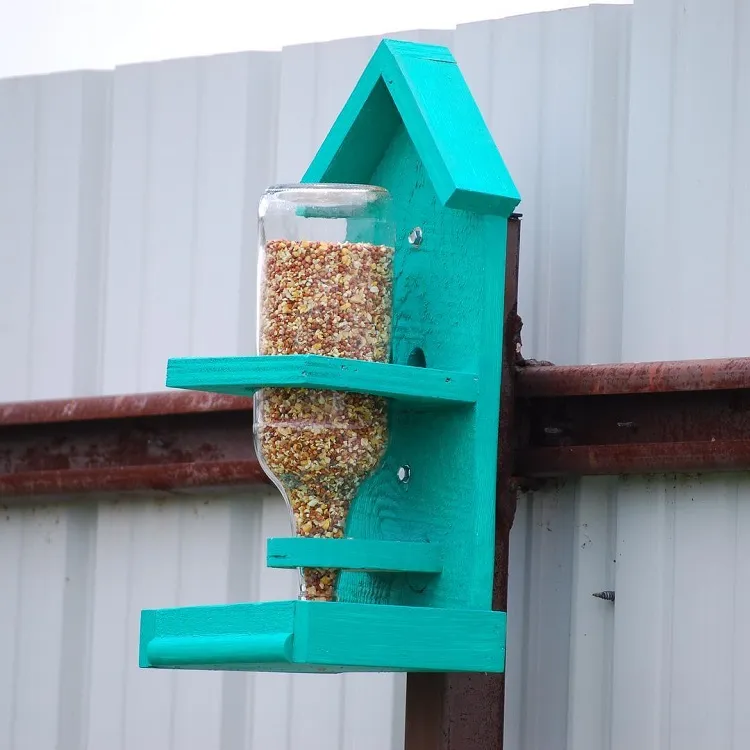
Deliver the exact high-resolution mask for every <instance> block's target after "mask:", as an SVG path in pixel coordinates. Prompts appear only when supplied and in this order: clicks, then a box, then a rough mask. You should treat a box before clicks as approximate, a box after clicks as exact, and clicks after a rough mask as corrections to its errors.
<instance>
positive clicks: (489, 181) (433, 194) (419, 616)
mask: <svg viewBox="0 0 750 750" xmlns="http://www.w3.org/2000/svg"><path fill="white" fill-rule="evenodd" d="M303 180H304V181H305V182H349V183H353V182H356V183H369V184H376V185H381V186H383V187H386V188H387V189H388V190H389V191H390V192H391V194H392V196H393V199H394V205H395V208H396V212H397V213H396V221H397V241H396V254H395V259H394V317H393V346H392V353H391V354H392V356H391V363H388V364H384V363H372V362H357V361H352V360H339V359H334V358H326V357H316V356H312V355H310V356H306V355H305V356H294V357H229V358H218V359H217V358H210V359H207V358H190V359H175V360H170V362H169V367H168V376H167V385H169V386H170V387H177V388H188V389H195V390H207V391H215V392H220V393H232V394H238V395H250V394H251V393H253V392H254V391H255V390H256V389H258V388H263V387H274V386H275V387H297V388H328V389H333V390H344V391H354V392H361V393H370V394H373V395H379V396H385V397H388V398H389V399H390V401H389V404H390V406H389V409H390V411H389V417H390V422H389V433H390V443H389V447H388V451H387V453H386V456H385V458H384V460H383V462H382V465H381V466H380V468H379V469H378V470H377V471H376V472H375V473H374V474H373V475H372V476H371V477H370V478H369V479H368V480H367V481H366V482H365V483H364V484H363V485H362V486H361V488H360V491H359V493H358V495H357V497H356V498H355V500H354V502H353V504H352V509H351V511H350V514H349V518H348V521H347V527H346V533H347V537H350V538H348V539H346V540H326V539H284V540H282V539H275V540H270V541H269V549H268V564H269V565H270V566H272V567H287V566H291V565H294V566H295V567H296V566H297V565H303V564H304V565H305V566H308V565H309V566H320V567H336V568H339V569H341V571H342V572H341V575H340V577H339V583H338V587H337V594H338V598H339V601H338V602H335V603H330V602H303V601H290V602H271V603H256V604H236V605H225V606H223V607H191V608H178V609H167V610H150V611H144V612H143V614H142V622H141V651H140V664H141V666H146V667H155V666H160V667H175V668H188V669H252V670H265V671H291V672H316V671H331V672H335V671H359V670H364V671H368V670H373V671H384V670H394V671H400V670H409V671H422V670H428V671H429V670H436V671H501V670H502V669H503V667H504V657H505V649H504V639H505V614H504V613H502V612H493V611H492V610H491V597H492V575H493V562H494V541H495V536H494V524H495V479H496V463H497V434H498V415H499V406H500V366H501V361H502V351H503V347H502V344H503V342H502V323H503V318H502V310H503V295H504V278H505V245H506V232H507V220H508V218H509V216H510V214H511V212H512V211H513V209H514V208H515V206H516V205H517V204H518V201H519V197H518V193H517V191H516V188H515V186H514V184H513V181H512V179H511V178H510V176H509V174H508V172H507V169H506V168H505V164H504V163H503V160H502V157H501V156H500V154H499V152H498V151H497V148H496V147H495V145H494V143H493V141H492V137H491V136H490V134H489V131H488V130H487V127H486V125H485V124H484V122H483V120H482V117H481V114H480V113H479V110H478V108H477V106H476V103H475V102H474V101H473V99H472V97H471V94H470V93H469V89H468V87H467V86H466V83H465V81H464V79H463V77H462V76H461V73H460V71H459V69H458V66H457V65H456V63H455V61H454V59H453V57H452V56H451V54H450V52H449V51H448V50H447V49H444V48H442V47H433V46H429V45H420V44H412V43H405V42H394V41H390V40H387V41H384V42H383V43H382V44H381V45H380V46H379V47H378V49H377V51H376V52H375V54H374V55H373V57H372V59H371V61H370V63H369V65H368V66H367V68H366V69H365V71H364V73H363V74H362V77H361V78H360V80H359V82H358V84H357V86H356V87H355V89H354V91H353V93H352V95H351V97H350V99H349V101H348V102H347V103H346V105H345V106H344V108H343V110H342V112H341V114H340V115H339V117H338V119H337V120H336V122H335V123H334V125H333V127H332V128H331V131H330V133H329V134H328V136H327V137H326V139H325V140H324V142H323V144H322V145H321V147H320V150H319V151H318V154H317V155H316V156H315V158H314V160H313V162H312V163H311V165H310V167H309V169H308V171H307V173H306V174H305V176H304V178H303ZM416 227H419V228H420V229H421V231H422V242H421V244H419V246H415V245H411V244H410V243H409V242H408V237H409V234H410V232H412V230H413V229H415V228H416ZM407 465H408V466H409V468H410V472H409V481H408V482H404V481H400V480H399V469H400V468H401V467H404V466H407Z"/></svg>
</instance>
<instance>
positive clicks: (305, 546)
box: [266, 537, 443, 573]
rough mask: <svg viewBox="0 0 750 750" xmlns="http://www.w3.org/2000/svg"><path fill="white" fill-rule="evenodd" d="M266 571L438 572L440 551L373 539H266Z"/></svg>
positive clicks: (430, 546)
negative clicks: (324, 569)
mask: <svg viewBox="0 0 750 750" xmlns="http://www.w3.org/2000/svg"><path fill="white" fill-rule="evenodd" d="M266 560H267V564H268V567H269V568H335V569H338V570H359V571H363V572H371V573H440V572H441V571H442V570H443V551H442V549H441V548H440V546H439V545H437V544H430V543H428V542H387V541H382V540H376V539H306V538H304V537H283V538H278V539H269V540H268V554H267V557H266Z"/></svg>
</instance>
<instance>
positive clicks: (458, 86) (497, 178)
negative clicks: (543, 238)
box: [302, 39, 520, 216]
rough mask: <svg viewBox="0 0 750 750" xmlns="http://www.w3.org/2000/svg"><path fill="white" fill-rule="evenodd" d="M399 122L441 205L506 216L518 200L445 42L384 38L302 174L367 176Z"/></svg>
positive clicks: (332, 178) (314, 177) (314, 178)
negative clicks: (441, 44)
mask: <svg viewBox="0 0 750 750" xmlns="http://www.w3.org/2000/svg"><path fill="white" fill-rule="evenodd" d="M401 122H403V124H404V127H405V128H406V131H407V133H408V135H409V137H410V138H411V140H412V142H413V144H414V147H415V148H416V150H417V154H418V155H419V158H420V159H421V161H422V163H423V164H424V167H425V169H426V171H427V175H428V176H429V178H430V181H431V182H432V185H433V188H434V189H435V192H436V193H437V196H438V198H439V200H440V201H441V202H442V203H443V205H445V206H448V207H449V208H457V209H463V210H466V211H473V212H476V213H486V214H499V215H502V216H510V214H511V213H512V212H513V210H514V209H515V207H516V206H517V205H518V203H519V201H520V196H519V194H518V190H517V189H516V186H515V185H514V183H513V179H512V178H511V176H510V174H509V173H508V170H507V168H506V166H505V162H504V161H503V158H502V156H501V155H500V152H499V151H498V150H497V146H496V145H495V142H494V141H493V139H492V135H491V134H490V132H489V130H488V128H487V125H486V124H485V122H484V119H483V118H482V114H481V112H480V111H479V107H477V104H476V102H475V101H474V98H473V97H472V95H471V92H470V91H469V87H468V86H467V85H466V81H465V80H464V78H463V76H462V75H461V71H460V70H459V67H458V65H457V63H456V61H455V59H454V58H453V55H452V54H451V53H450V51H449V50H448V49H447V48H445V47H437V46H434V45H429V44H416V43H413V42H400V41H395V40H392V39H384V40H383V41H382V42H381V43H380V45H379V46H378V48H377V50H375V54H374V55H373V56H372V58H371V59H370V62H369V63H368V65H367V67H366V68H365V71H364V73H362V76H361V77H360V79H359V82H358V83H357V85H356V86H355V88H354V91H353V92H352V94H351V96H350V97H349V100H348V101H347V103H346V104H345V105H344V108H343V109H342V111H341V113H340V114H339V116H338V118H337V119H336V121H335V122H334V124H333V127H332V128H331V130H330V132H329V133H328V135H327V136H326V138H325V140H324V141H323V143H322V145H321V146H320V149H319V150H318V153H317V154H316V156H315V158H314V159H313V161H312V163H311V164H310V166H309V167H308V169H307V172H306V173H305V176H304V177H303V178H302V181H303V182H366V181H367V180H368V179H369V178H370V175H371V174H372V172H373V170H374V168H375V166H376V165H377V164H378V163H379V162H380V160H381V158H382V156H383V153H384V152H385V149H386V148H387V147H388V144H389V143H390V141H391V139H392V137H393V135H394V134H395V132H396V129H397V127H398V125H399V124H400V123H401Z"/></svg>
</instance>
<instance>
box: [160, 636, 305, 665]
mask: <svg viewBox="0 0 750 750" xmlns="http://www.w3.org/2000/svg"><path fill="white" fill-rule="evenodd" d="M146 658H147V659H148V662H149V664H151V665H152V666H154V667H179V666H181V665H183V664H196V665H199V664H200V665H204V666H210V665H214V664H235V665H236V664H279V663H282V662H291V661H292V634H291V633H266V634H263V635H213V636H205V637H203V638H196V637H195V636H194V635H184V636H178V637H174V636H173V637H171V638H154V639H153V640H152V641H149V643H148V645H147V646H146Z"/></svg>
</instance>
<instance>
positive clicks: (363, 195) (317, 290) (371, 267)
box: [254, 184, 395, 601]
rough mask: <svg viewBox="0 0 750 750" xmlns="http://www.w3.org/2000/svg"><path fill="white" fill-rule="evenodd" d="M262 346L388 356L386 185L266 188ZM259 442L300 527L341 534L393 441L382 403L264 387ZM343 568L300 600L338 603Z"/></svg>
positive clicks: (319, 572)
mask: <svg viewBox="0 0 750 750" xmlns="http://www.w3.org/2000/svg"><path fill="white" fill-rule="evenodd" d="M259 242H260V247H259V261H258V262H259V266H258V316H257V320H258V329H257V332H258V337H257V345H258V353H259V354H261V355H284V354H319V355H323V356H328V357H344V358H348V359H359V360H367V361H373V362H387V361H388V359H389V357H390V349H391V312H392V288H393V248H394V242H395V229H394V224H393V221H392V217H391V198H390V195H389V193H388V192H387V191H386V190H384V189H382V188H377V187H372V186H368V185H336V184H300V185H280V186H275V187H272V188H269V189H268V190H267V191H266V193H265V194H264V195H263V197H262V198H261V201H260V207H259ZM254 415H255V416H254V420H255V424H254V435H255V447H256V452H257V454H258V457H259V459H260V461H261V464H262V466H263V468H264V470H265V472H266V473H267V474H268V475H269V476H270V477H271V479H272V480H273V482H274V483H275V484H276V486H277V487H278V488H279V490H280V491H281V492H282V494H283V495H284V498H285V499H286V501H287V505H288V506H289V509H290V512H291V516H292V527H293V530H294V533H295V534H297V535H299V536H305V537H327V538H342V537H344V536H345V526H346V519H347V516H348V513H349V508H350V505H351V502H352V500H353V499H354V497H355V496H356V494H357V491H358V489H359V487H360V486H361V484H362V482H363V481H364V480H365V479H367V477H368V476H369V475H370V474H371V473H372V472H373V471H374V469H376V468H377V466H378V464H379V463H380V461H381V460H382V458H383V456H384V454H385V450H386V446H387V441H388V423H387V404H386V401H385V399H382V398H378V397H374V396H368V395H361V394H355V393H342V392H336V391H321V390H310V389H292V388H266V389H263V390H261V391H258V392H257V393H256V395H255V408H254ZM336 583H337V572H336V571H334V570H329V569H323V568H305V569H303V570H302V571H301V577H300V597H301V598H304V599H311V600H321V601H333V600H335V598H336V594H335V590H336Z"/></svg>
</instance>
